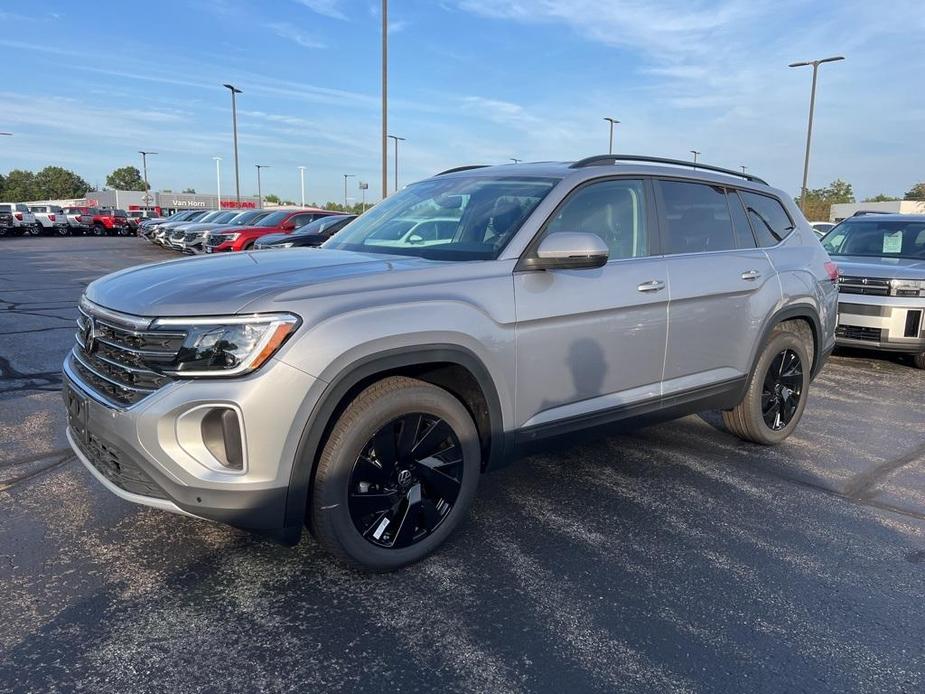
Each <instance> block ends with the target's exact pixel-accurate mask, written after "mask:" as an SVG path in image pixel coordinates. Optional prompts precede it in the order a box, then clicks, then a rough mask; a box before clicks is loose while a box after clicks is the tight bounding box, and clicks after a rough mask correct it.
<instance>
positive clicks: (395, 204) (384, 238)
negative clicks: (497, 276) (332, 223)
mask: <svg viewBox="0 0 925 694" xmlns="http://www.w3.org/2000/svg"><path fill="white" fill-rule="evenodd" d="M556 183H558V180H557V179H553V178H534V177H528V176H504V177H496V178H491V177H486V176H451V177H447V178H443V177H437V178H434V179H430V180H427V181H422V182H420V183H415V184H412V185H410V186H408V187H406V188H405V189H403V190H402V191H400V192H398V193H396V194H394V195H392V196H390V197H389V198H387V199H386V200H384V201H383V202H380V203H379V204H378V205H376V206H375V207H373V208H372V209H371V210H370V211H369V212H367V213H366V214H364V215H362V216H360V217H358V218H357V219H355V220H354V221H353V222H351V223H350V225H349V226H347V227H346V228H345V229H344V230H343V231H342V232H341V233H339V234H337V236H335V237H333V238H331V239H329V240H328V241H326V242H325V243H324V248H338V249H341V250H349V251H363V252H367V253H391V254H397V255H413V256H418V257H422V258H432V259H435V260H493V259H495V258H497V257H498V255H499V254H500V253H501V251H502V250H503V249H504V247H505V246H506V245H507V243H508V242H509V241H510V240H511V238H513V236H514V234H515V233H517V230H518V229H519V228H520V225H521V224H522V223H523V222H524V220H526V219H527V217H528V216H530V213H532V212H533V210H534V209H536V206H537V205H538V204H539V203H540V201H541V200H542V199H543V198H545V197H546V195H547V194H548V193H549V191H550V190H552V189H553V187H554V186H555V185H556Z"/></svg>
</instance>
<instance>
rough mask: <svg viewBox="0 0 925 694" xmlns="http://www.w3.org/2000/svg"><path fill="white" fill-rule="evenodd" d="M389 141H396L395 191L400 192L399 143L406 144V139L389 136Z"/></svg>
mask: <svg viewBox="0 0 925 694" xmlns="http://www.w3.org/2000/svg"><path fill="white" fill-rule="evenodd" d="M388 137H389V139H392V140H395V184H394V185H395V191H396V192H398V143H399V142H404V141H405V138H404V137H398V136H397V135H389V136H388Z"/></svg>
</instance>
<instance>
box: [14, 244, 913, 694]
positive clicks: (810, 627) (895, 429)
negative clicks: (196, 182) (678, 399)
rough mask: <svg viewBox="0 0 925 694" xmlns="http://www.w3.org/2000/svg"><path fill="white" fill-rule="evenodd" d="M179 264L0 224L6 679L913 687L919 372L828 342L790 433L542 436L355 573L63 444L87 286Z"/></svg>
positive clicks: (123, 686)
mask: <svg viewBox="0 0 925 694" xmlns="http://www.w3.org/2000/svg"><path fill="white" fill-rule="evenodd" d="M172 257H175V256H173V254H169V253H167V252H165V251H162V250H161V249H158V248H155V247H153V246H151V245H150V244H148V243H147V242H145V241H144V240H142V239H136V238H34V239H33V238H16V239H0V690H3V691H17V692H22V691H35V692H54V691H75V690H80V691H92V692H127V691H132V692H141V691H183V692H187V691H197V692H198V691H202V692H207V691H216V692H219V691H220V692H224V691H274V692H275V691H295V690H300V691H313V690H314V691H340V690H349V691H361V690H365V691H391V690H402V691H412V690H415V691H431V690H446V691H492V692H501V691H652V692H669V691H768V692H770V691H775V692H776V691H788V692H794V691H812V692H819V691H885V690H893V691H908V692H921V691H925V651H923V648H922V643H923V642H925V600H923V599H925V484H923V482H925V372H922V371H917V370H915V369H913V368H912V367H910V366H909V365H908V364H907V363H904V362H903V361H902V360H901V359H898V358H880V357H877V356H875V355H870V354H863V353H850V354H838V355H836V356H835V357H834V358H833V359H832V361H831V362H830V363H829V365H828V366H827V367H826V369H825V371H824V372H823V373H822V375H821V376H820V378H819V379H818V380H817V381H816V383H815V384H814V386H813V388H812V392H811V396H810V400H809V403H808V406H807V410H806V414H805V416H804V418H803V422H802V424H801V425H800V428H799V429H798V430H797V434H796V435H795V436H793V437H792V438H791V439H790V440H788V441H787V442H786V443H784V444H783V445H781V446H779V447H777V448H760V447H755V446H750V445H746V444H743V443H741V442H739V441H738V440H737V439H735V438H733V437H732V436H731V435H729V434H727V433H726V432H725V431H723V430H722V427H721V425H720V424H719V420H718V417H717V415H716V414H715V413H705V414H704V415H703V416H698V417H688V418H686V419H683V420H679V421H676V422H672V423H668V424H662V425H658V426H653V427H649V428H647V429H643V430H639V431H636V432H633V433H614V432H596V433H594V434H592V435H585V436H583V437H582V438H581V439H577V440H570V441H559V442H553V443H548V444H545V446H544V448H542V449H540V450H537V451H536V452H534V453H532V454H530V455H528V456H526V457H524V458H523V459H521V460H519V461H518V462H516V463H515V464H514V465H512V466H511V467H509V468H507V469H505V470H503V471H501V472H498V473H496V474H492V475H489V476H486V477H485V478H483V479H482V481H481V488H480V492H479V495H478V499H477V501H476V504H475V507H474V511H473V513H472V514H471V517H470V519H469V520H468V522H467V523H465V524H464V525H463V526H462V528H461V529H460V530H459V531H458V532H457V533H456V534H455V535H454V536H453V537H452V538H451V539H450V541H449V542H448V543H447V544H446V545H445V546H444V547H443V548H442V549H441V550H440V551H439V552H438V553H437V554H436V555H434V556H433V557H431V558H429V559H428V560H426V561H424V562H422V563H420V564H418V565H415V566H413V567H411V568H409V569H406V570H404V571H402V572H399V573H396V574H391V575H381V576H367V575H362V574H358V573H354V572H351V571H349V570H346V569H344V568H342V567H341V566H339V565H337V564H334V563H332V561H331V560H330V559H329V558H328V557H327V556H325V555H324V554H323V553H322V552H321V551H320V550H319V549H318V548H317V547H316V546H315V545H314V543H313V542H312V541H311V539H310V538H308V537H306V538H304V539H303V541H302V543H301V544H300V545H299V546H297V547H296V548H283V547H279V546H276V545H274V544H271V543H269V542H267V541H264V540H261V539H256V538H253V537H250V536H248V535H246V534H244V533H242V532H239V531H236V530H233V529H230V528H226V527H223V526H219V525H214V524H211V523H208V522H204V521H197V520H194V519H189V518H183V517H178V516H173V515H169V514H165V513H162V512H159V511H155V510H148V509H142V508H138V507H135V506H133V505H131V504H128V503H126V502H124V501H122V500H120V499H118V498H117V497H115V496H113V495H111V494H110V493H108V492H107V491H105V490H104V489H103V488H102V487H101V486H100V485H99V484H98V483H97V482H96V481H95V480H94V479H93V478H92V477H91V476H90V474H89V473H88V472H87V471H85V470H84V469H83V467H82V466H81V465H80V463H79V462H77V461H76V460H75V459H74V458H73V456H71V454H70V452H69V450H68V449H67V446H66V443H65V438H64V429H63V425H64V413H63V407H62V404H61V402H60V392H59V390H60V386H61V380H60V377H59V373H58V371H59V366H60V363H61V361H62V359H63V358H64V355H65V354H66V352H67V350H68V349H69V348H70V345H71V343H72V340H73V320H74V317H75V309H74V305H75V303H76V301H77V298H78V297H79V295H80V292H81V291H82V289H83V287H84V286H86V284H87V283H88V282H90V281H91V280H93V279H94V278H96V277H98V276H100V275H102V274H105V273H107V272H111V271H113V270H117V269H119V268H122V267H127V266H131V265H134V264H138V263H144V262H151V261H157V260H163V259H167V258H172ZM206 262H208V261H206Z"/></svg>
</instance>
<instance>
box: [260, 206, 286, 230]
mask: <svg viewBox="0 0 925 694" xmlns="http://www.w3.org/2000/svg"><path fill="white" fill-rule="evenodd" d="M291 214H292V212H291V211H289V210H281V211H279V212H274V213H272V214H268V215H267V216H266V217H264V218H263V219H261V220H260V223H259V224H257V225H256V226H258V227H275V226H279V225H280V224H281V223H282V221H283V220H284V219H286V217H288V216H289V215H291Z"/></svg>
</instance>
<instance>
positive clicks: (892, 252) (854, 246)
mask: <svg viewBox="0 0 925 694" xmlns="http://www.w3.org/2000/svg"><path fill="white" fill-rule="evenodd" d="M822 247H823V248H825V250H826V251H828V253H829V255H832V256H839V255H859V256H870V257H874V258H913V259H917V260H920V259H923V258H925V222H921V221H909V222H906V221H879V220H873V221H866V220H865V221H860V220H850V219H849V220H847V221H845V222H842V223H841V224H839V225H838V226H837V227H835V228H834V229H832V231H830V232H829V233H828V234H827V235H826V236H825V238H823V239H822Z"/></svg>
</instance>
